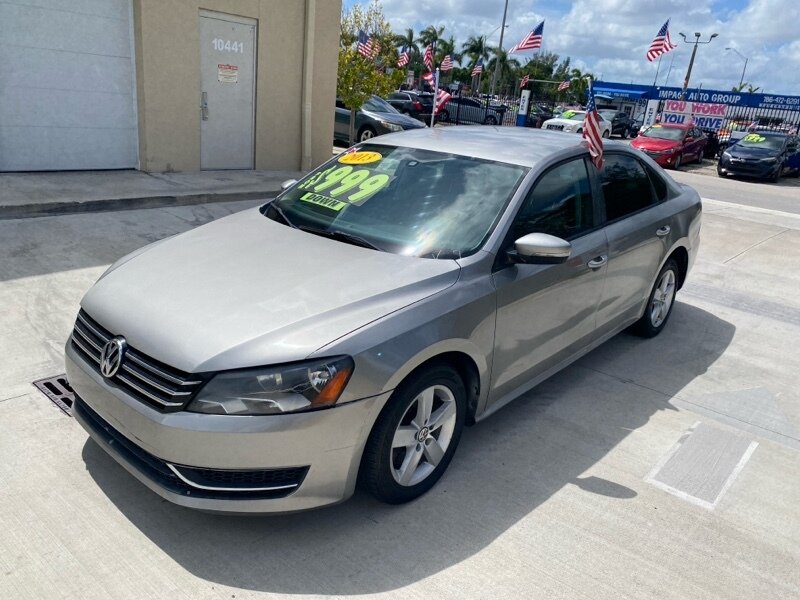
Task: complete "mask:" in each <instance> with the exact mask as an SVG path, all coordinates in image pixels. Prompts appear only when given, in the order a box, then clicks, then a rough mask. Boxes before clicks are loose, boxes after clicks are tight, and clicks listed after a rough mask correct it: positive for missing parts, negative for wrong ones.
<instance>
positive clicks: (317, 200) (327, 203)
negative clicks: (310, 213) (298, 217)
mask: <svg viewBox="0 0 800 600" xmlns="http://www.w3.org/2000/svg"><path fill="white" fill-rule="evenodd" d="M300 200H302V201H303V202H309V203H310V204H316V205H317V206H322V207H324V208H329V209H331V210H334V211H336V212H339V211H340V210H342V209H343V208H344V207H345V206H347V203H346V202H340V201H339V200H334V199H333V198H328V197H327V196H323V195H321V194H314V193H312V192H306V193H305V194H303V195H302V196H300Z"/></svg>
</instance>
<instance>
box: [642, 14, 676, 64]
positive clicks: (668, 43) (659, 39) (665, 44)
mask: <svg viewBox="0 0 800 600" xmlns="http://www.w3.org/2000/svg"><path fill="white" fill-rule="evenodd" d="M677 47H678V46H676V45H675V44H673V43H672V40H671V39H669V19H667V22H666V23H664V25H663V26H662V27H661V29H659V30H658V33H657V34H656V37H655V38H654V39H653V42H652V43H651V44H650V48H648V49H647V60H649V61H650V62H653V61H654V60H655V59H657V58H658V57H659V56H661V55H662V54H666V53H667V52H669V51H670V50H674V49H675V48H677Z"/></svg>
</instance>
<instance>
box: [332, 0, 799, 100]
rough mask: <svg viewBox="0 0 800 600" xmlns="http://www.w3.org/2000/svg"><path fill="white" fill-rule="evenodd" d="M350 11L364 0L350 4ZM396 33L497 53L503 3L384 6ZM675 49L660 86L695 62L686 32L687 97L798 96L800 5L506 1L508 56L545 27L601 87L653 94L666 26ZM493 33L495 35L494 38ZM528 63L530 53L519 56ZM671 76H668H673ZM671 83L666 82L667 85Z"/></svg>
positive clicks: (547, 36)
mask: <svg viewBox="0 0 800 600" xmlns="http://www.w3.org/2000/svg"><path fill="white" fill-rule="evenodd" d="M343 3H344V6H345V7H349V6H352V5H353V4H357V3H358V4H366V3H367V0H344V2H343ZM382 4H383V9H384V14H385V15H386V18H387V19H388V21H389V22H390V23H391V25H392V29H393V30H394V31H395V32H397V33H401V32H403V31H405V29H406V28H408V27H413V28H414V31H415V32H418V31H419V30H420V29H423V28H424V27H426V26H428V25H436V26H437V27H439V26H442V25H444V27H445V37H447V36H449V35H453V36H454V37H455V38H456V42H457V46H459V47H460V45H461V43H462V42H463V41H465V40H466V39H467V38H468V37H469V36H470V35H489V34H491V37H490V38H489V43H490V44H492V45H497V44H498V42H499V35H500V31H499V29H500V23H501V21H502V17H503V4H504V0H382ZM667 19H670V28H669V30H670V35H671V37H672V41H673V43H677V44H678V48H676V49H675V50H673V51H672V52H670V53H669V54H666V55H665V56H664V57H663V59H662V62H661V69H660V72H659V75H658V84H659V85H665V82H666V84H667V85H670V86H676V87H680V86H681V85H682V84H683V78H684V76H685V75H686V68H687V66H688V64H689V58H690V56H691V52H692V47H693V46H692V45H689V44H685V43H683V41H682V39H681V36H680V35H678V34H679V32H683V33H685V34H686V35H687V37H688V38H689V39H691V40H694V33H695V32H701V33H702V34H703V37H701V38H700V39H701V41H705V40H708V38H709V36H710V35H711V34H712V33H717V34H719V35H718V37H717V38H715V39H714V40H713V41H712V42H711V43H710V44H702V45H700V46H699V47H698V50H697V58H696V59H695V64H694V68H693V69H692V77H691V81H690V84H689V85H690V87H701V86H702V87H703V88H704V89H718V90H730V89H731V87H732V86H734V85H737V84H738V83H739V80H740V78H741V76H742V69H743V67H744V66H745V61H744V59H743V58H740V57H739V56H738V55H737V54H736V53H735V52H734V51H733V50H726V48H734V49H735V50H737V51H738V52H739V53H740V54H741V55H742V56H745V57H747V58H748V61H747V70H746V73H745V76H744V81H745V82H749V83H751V84H752V85H754V86H757V87H760V88H762V89H761V90H759V91H761V92H763V93H768V94H791V95H800V0H669V1H665V0H573V1H569V0H508V17H507V19H506V23H507V24H508V28H507V29H506V34H505V37H504V40H503V47H504V48H509V47H511V46H513V45H514V44H516V43H517V42H518V41H520V40H521V39H522V38H523V37H524V36H525V34H527V33H528V32H529V31H530V30H531V29H533V28H534V27H535V26H536V25H537V24H538V23H539V22H540V21H541V20H544V21H545V26H544V43H543V46H542V49H543V50H544V51H550V52H555V53H556V54H558V55H560V56H561V57H562V58H564V57H567V56H569V57H571V59H572V64H573V65H574V66H577V67H578V68H580V69H582V70H588V71H591V72H592V73H594V74H595V76H598V77H599V76H601V75H602V79H603V80H604V81H613V82H624V83H631V82H633V83H642V84H648V85H649V84H652V83H653V80H654V79H655V76H656V68H657V66H656V65H657V62H658V61H655V62H653V63H650V62H648V61H647V59H646V58H645V53H646V52H647V48H648V47H649V45H650V42H651V41H652V40H653V38H654V37H655V35H656V33H657V32H658V30H659V29H660V28H661V26H662V25H663V24H664V21H666V20H667ZM493 30H494V33H492V31H493ZM515 56H516V57H517V58H518V59H521V62H524V61H525V59H526V58H529V57H531V56H533V52H532V51H528V52H526V53H523V54H520V55H515ZM670 67H671V68H670ZM667 77H668V79H667Z"/></svg>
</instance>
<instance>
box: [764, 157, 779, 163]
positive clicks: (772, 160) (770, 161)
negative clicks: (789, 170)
mask: <svg viewBox="0 0 800 600" xmlns="http://www.w3.org/2000/svg"><path fill="white" fill-rule="evenodd" d="M761 162H763V163H768V164H769V163H774V162H778V159H777V158H775V157H774V156H772V157H770V158H762V159H761Z"/></svg>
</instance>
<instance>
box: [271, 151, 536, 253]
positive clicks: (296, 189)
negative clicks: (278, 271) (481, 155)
mask: <svg viewBox="0 0 800 600" xmlns="http://www.w3.org/2000/svg"><path fill="white" fill-rule="evenodd" d="M527 171H528V169H527V168H525V167H521V166H517V165H511V164H506V163H499V162H493V161H488V160H480V159H476V158H470V157H467V156H459V155H455V154H447V153H444V152H432V151H429V150H420V149H415V148H406V147H402V146H382V145H377V144H369V145H362V146H360V147H359V148H358V150H357V151H349V152H346V153H344V154H340V155H339V156H338V157H336V158H333V159H331V160H330V161H329V162H327V163H326V164H324V165H322V166H321V167H319V168H318V169H317V170H315V171H314V172H312V173H310V174H309V175H308V176H307V177H305V178H304V179H302V180H301V181H300V182H299V183H298V184H296V185H295V186H293V187H292V188H290V189H289V190H287V191H286V192H284V193H283V194H282V195H281V196H279V197H278V198H277V199H276V200H275V201H273V202H272V203H270V204H267V205H265V206H264V207H263V208H262V212H263V213H264V214H265V215H266V216H267V217H269V218H272V219H273V220H276V221H283V222H285V223H286V224H287V225H291V226H294V227H298V228H300V229H304V230H309V231H311V232H313V233H317V234H319V235H326V236H328V237H333V238H338V239H340V240H342V241H347V242H351V243H356V244H358V243H360V245H365V246H371V247H375V248H376V249H379V250H383V251H386V252H392V253H395V254H403V255H407V256H418V257H424V258H460V257H463V256H467V255H469V254H472V253H474V252H475V251H477V250H478V249H479V248H480V247H481V246H482V245H483V243H484V242H485V241H486V238H487V237H488V236H489V234H490V233H491V231H492V230H493V229H494V227H495V225H496V224H497V221H498V219H499V218H500V215H501V214H502V212H503V210H504V209H505V207H506V205H507V204H508V202H509V201H510V199H511V196H512V195H513V194H514V191H515V190H516V189H517V186H518V185H519V183H520V181H521V180H522V178H523V177H524V176H525V174H526V173H527ZM270 207H272V210H270Z"/></svg>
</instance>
